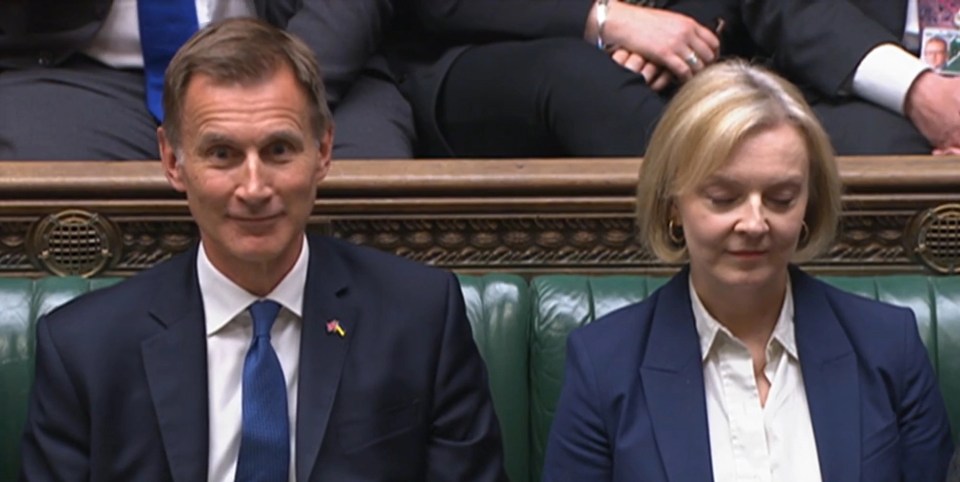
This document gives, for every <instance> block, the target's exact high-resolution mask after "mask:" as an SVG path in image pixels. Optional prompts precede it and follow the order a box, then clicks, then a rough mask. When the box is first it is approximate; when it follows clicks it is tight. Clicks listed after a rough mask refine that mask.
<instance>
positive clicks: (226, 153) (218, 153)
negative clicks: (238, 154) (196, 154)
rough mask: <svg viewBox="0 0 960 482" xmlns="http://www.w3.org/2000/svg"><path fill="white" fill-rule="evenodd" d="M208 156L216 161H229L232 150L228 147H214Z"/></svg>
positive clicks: (208, 152)
mask: <svg viewBox="0 0 960 482" xmlns="http://www.w3.org/2000/svg"><path fill="white" fill-rule="evenodd" d="M207 156H209V157H212V158H215V159H229V158H230V149H227V148H226V147H222V146H219V147H213V148H211V149H210V150H209V151H207Z"/></svg>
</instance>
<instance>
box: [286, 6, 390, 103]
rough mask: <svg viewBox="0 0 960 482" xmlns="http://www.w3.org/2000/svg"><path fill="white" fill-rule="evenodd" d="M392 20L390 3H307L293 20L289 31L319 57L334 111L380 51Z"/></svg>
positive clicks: (289, 23)
mask: <svg viewBox="0 0 960 482" xmlns="http://www.w3.org/2000/svg"><path fill="white" fill-rule="evenodd" d="M392 16H393V5H392V3H391V1H390V0H305V1H304V2H303V6H302V7H301V8H300V10H298V11H297V12H296V13H294V15H293V16H292V17H291V18H290V20H289V22H288V23H287V27H286V30H287V31H289V32H290V33H293V34H295V35H297V36H298V37H300V38H301V39H303V41H304V42H306V44H307V45H309V46H310V48H311V49H313V52H314V53H315V54H316V56H317V60H318V62H319V63H320V70H321V72H322V73H323V79H324V85H325V86H326V88H327V102H329V103H330V106H331V108H335V106H336V105H337V103H338V102H339V101H340V100H341V99H342V98H343V97H344V96H345V95H346V93H347V91H348V90H349V89H350V86H351V85H352V84H353V82H354V80H356V78H357V77H359V75H360V72H361V70H362V69H363V67H364V65H366V63H367V61H368V60H369V59H370V57H371V56H372V55H373V54H374V53H375V52H377V51H378V50H379V48H380V42H381V40H382V39H383V33H384V30H385V28H386V26H387V25H388V23H389V22H390V20H391V18H392Z"/></svg>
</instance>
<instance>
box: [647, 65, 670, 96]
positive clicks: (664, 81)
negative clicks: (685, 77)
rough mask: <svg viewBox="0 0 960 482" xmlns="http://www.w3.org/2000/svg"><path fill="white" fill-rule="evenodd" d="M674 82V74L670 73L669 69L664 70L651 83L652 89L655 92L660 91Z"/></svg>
mask: <svg viewBox="0 0 960 482" xmlns="http://www.w3.org/2000/svg"><path fill="white" fill-rule="evenodd" d="M672 82H673V75H670V72H669V71H666V70H664V71H663V72H660V75H658V76H657V78H656V79H654V80H653V82H652V83H651V84H650V89H652V90H653V91H654V92H660V91H662V90H663V89H666V88H667V87H668V86H670V84H671V83H672Z"/></svg>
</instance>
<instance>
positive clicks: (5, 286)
mask: <svg viewBox="0 0 960 482" xmlns="http://www.w3.org/2000/svg"><path fill="white" fill-rule="evenodd" d="M115 282H117V279H116V278H110V279H106V278H105V279H97V280H87V279H83V278H53V277H50V278H42V279H39V280H28V279H19V278H9V279H2V278H0V480H16V478H17V471H18V470H19V467H20V434H21V432H22V431H23V423H24V420H25V419H26V415H27V396H28V395H29V392H30V384H31V380H33V354H34V337H35V330H34V326H35V325H36V320H37V318H38V317H40V316H41V315H43V314H45V313H47V312H49V311H50V310H52V309H54V308H56V307H57V306H60V305H61V304H63V303H65V302H67V301H69V300H71V299H73V298H74V297H76V296H77V295H80V294H82V293H86V292H87V291H91V290H94V289H97V288H100V287H102V286H106V285H109V284H112V283H115Z"/></svg>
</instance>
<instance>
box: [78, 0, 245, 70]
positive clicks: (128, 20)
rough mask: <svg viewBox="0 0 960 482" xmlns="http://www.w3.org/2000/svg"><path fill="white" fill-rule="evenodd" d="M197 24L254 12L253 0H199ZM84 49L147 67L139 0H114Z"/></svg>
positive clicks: (115, 63) (109, 60)
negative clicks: (143, 48) (91, 39)
mask: <svg viewBox="0 0 960 482" xmlns="http://www.w3.org/2000/svg"><path fill="white" fill-rule="evenodd" d="M196 3H197V24H198V25H199V26H200V28H203V27H204V26H205V25H207V24H208V23H210V22H212V21H214V20H222V19H225V18H231V17H250V16H253V13H254V11H255V10H254V8H253V0H196ZM83 53H85V54H87V55H89V56H90V57H93V58H95V59H97V60H99V61H101V62H103V63H105V64H107V65H109V66H111V67H115V68H118V69H124V68H131V69H132V68H138V69H142V68H143V51H141V50H140V21H139V18H138V16H137V0H113V5H112V6H111V7H110V12H109V13H107V17H106V18H105V19H104V20H103V26H101V27H100V30H99V31H98V32H97V34H96V36H94V37H93V41H92V42H91V43H90V45H89V46H88V47H87V48H86V49H84V50H83Z"/></svg>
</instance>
